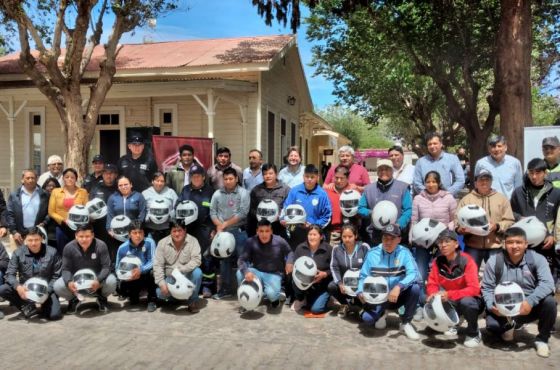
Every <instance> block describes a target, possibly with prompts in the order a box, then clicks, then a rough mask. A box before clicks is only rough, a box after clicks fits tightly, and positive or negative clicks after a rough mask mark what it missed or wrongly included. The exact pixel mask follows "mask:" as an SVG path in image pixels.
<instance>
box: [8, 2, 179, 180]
mask: <svg viewBox="0 0 560 370" xmlns="http://www.w3.org/2000/svg"><path fill="white" fill-rule="evenodd" d="M176 7H177V1H169V0H168V1H164V0H111V1H108V0H101V1H98V0H37V1H19V0H2V1H1V2H0V13H1V15H2V17H4V18H5V19H6V20H7V21H9V22H10V23H11V24H12V25H13V26H14V28H15V29H16V31H17V34H18V37H19V44H20V48H21V51H20V56H19V64H20V67H21V69H22V71H23V72H24V73H25V74H26V75H27V76H28V77H29V78H30V79H31V80H32V81H33V83H34V84H35V86H36V87H37V88H38V89H39V90H40V91H41V93H43V94H44V95H45V96H46V97H47V98H48V100H49V101H50V102H51V103H52V104H53V105H54V107H55V108H56V110H57V112H58V114H59V116H60V119H61V125H62V135H63V137H64V141H65V147H66V158H65V163H66V165H68V166H69V167H74V168H76V169H78V171H79V173H80V174H81V175H82V176H83V175H85V174H86V173H87V164H88V163H89V161H88V158H87V157H88V149H89V146H90V143H91V141H92V139H93V134H94V132H95V124H96V121H97V116H98V113H99V109H100V108H101V106H102V104H103V101H104V100H105V97H106V95H107V92H108V91H109V89H110V88H111V84H112V80H113V76H114V75H115V73H116V66H115V59H116V57H117V55H118V53H119V49H120V46H119V40H120V38H121V36H122V35H123V34H124V33H126V32H130V31H132V30H134V29H135V28H136V27H139V26H142V25H144V24H145V23H146V22H147V21H148V20H149V19H152V18H155V17H156V16H157V15H158V14H161V13H163V12H167V11H170V10H172V9H175V8H176ZM109 20H113V23H112V24H113V25H112V30H111V33H110V34H109V35H108V38H107V42H106V43H105V44H104V45H103V57H102V58H101V60H100V61H95V62H94V61H92V54H93V51H94V49H95V48H96V47H98V45H99V44H100V41H101V36H102V34H103V25H104V22H107V21H109ZM31 45H33V47H34V48H36V50H37V53H34V52H32V49H31V47H32V46H31ZM63 46H64V47H65V48H64V49H63ZM90 63H99V65H98V67H99V76H98V77H97V78H96V79H95V81H94V82H93V83H92V84H91V85H90V91H89V95H88V96H86V97H83V96H82V93H81V90H80V87H81V85H82V78H83V76H84V72H85V71H86V67H88V65H90ZM95 67H97V66H95ZM84 105H85V109H84V108H83V106H84Z"/></svg>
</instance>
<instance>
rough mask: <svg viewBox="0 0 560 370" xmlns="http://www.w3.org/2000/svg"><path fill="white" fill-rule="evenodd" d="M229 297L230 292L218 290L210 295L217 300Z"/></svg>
mask: <svg viewBox="0 0 560 370" xmlns="http://www.w3.org/2000/svg"><path fill="white" fill-rule="evenodd" d="M226 298H231V293H230V292H218V293H216V294H214V295H213V296H212V299H214V300H216V301H219V300H222V299H226Z"/></svg>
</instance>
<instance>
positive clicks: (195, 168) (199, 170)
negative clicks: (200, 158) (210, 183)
mask: <svg viewBox="0 0 560 370" xmlns="http://www.w3.org/2000/svg"><path fill="white" fill-rule="evenodd" d="M205 174H206V171H205V170H204V168H203V167H202V166H199V165H196V164H193V165H192V166H191V168H190V169H189V175H191V176H192V175H205Z"/></svg>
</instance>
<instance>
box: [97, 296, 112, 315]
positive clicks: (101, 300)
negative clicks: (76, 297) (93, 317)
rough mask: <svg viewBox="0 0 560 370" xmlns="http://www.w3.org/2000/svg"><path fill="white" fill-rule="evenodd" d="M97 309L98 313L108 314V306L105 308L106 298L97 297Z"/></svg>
mask: <svg viewBox="0 0 560 370" xmlns="http://www.w3.org/2000/svg"><path fill="white" fill-rule="evenodd" d="M97 309H98V310H99V312H103V313H107V312H109V306H107V298H106V297H103V296H99V297H97Z"/></svg>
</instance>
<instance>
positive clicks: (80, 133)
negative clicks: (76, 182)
mask: <svg viewBox="0 0 560 370" xmlns="http://www.w3.org/2000/svg"><path fill="white" fill-rule="evenodd" d="M80 101H81V99H72V100H70V99H67V100H66V112H65V113H66V114H65V115H64V116H63V117H62V124H63V125H66V129H67V132H68V135H67V140H66V158H65V165H66V167H71V168H74V169H76V171H78V177H79V178H80V179H83V178H84V177H85V176H86V175H87V173H88V163H89V161H88V154H89V146H90V144H91V141H92V139H93V132H94V129H95V125H93V127H90V126H92V125H87V124H86V123H85V122H84V118H83V113H82V106H81V103H80Z"/></svg>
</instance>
